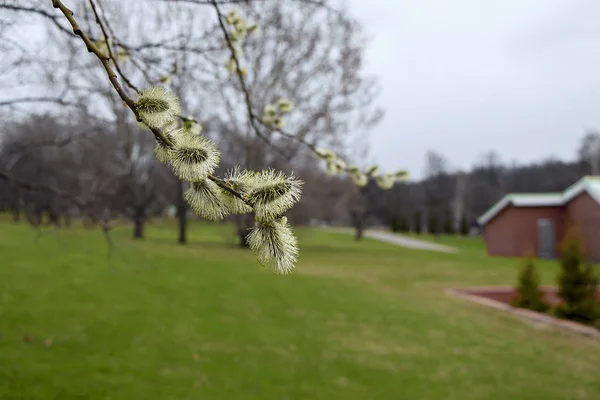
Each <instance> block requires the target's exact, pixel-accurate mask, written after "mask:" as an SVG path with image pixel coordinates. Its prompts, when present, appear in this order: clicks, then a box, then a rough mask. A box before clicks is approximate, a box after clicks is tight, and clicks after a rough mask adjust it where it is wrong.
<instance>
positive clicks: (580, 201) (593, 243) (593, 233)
mask: <svg viewBox="0 0 600 400" xmlns="http://www.w3.org/2000/svg"><path fill="white" fill-rule="evenodd" d="M566 208H567V215H566V220H567V224H568V226H574V227H575V228H576V229H577V230H578V232H579V234H580V235H581V238H582V241H583V246H584V251H585V252H586V256H587V257H589V258H590V259H592V260H594V261H600V205H598V203H596V201H595V200H594V199H593V198H592V197H591V196H590V195H589V194H587V193H582V194H580V195H579V196H577V197H576V198H574V199H573V200H571V201H570V202H569V204H567V207H566Z"/></svg>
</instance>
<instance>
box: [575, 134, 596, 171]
mask: <svg viewBox="0 0 600 400" xmlns="http://www.w3.org/2000/svg"><path fill="white" fill-rule="evenodd" d="M579 159H580V160H582V161H583V162H585V163H586V164H587V165H588V166H589V172H590V173H591V174H592V175H600V133H598V132H596V131H590V132H588V133H586V134H585V136H584V137H583V139H582V140H581V146H580V148H579Z"/></svg>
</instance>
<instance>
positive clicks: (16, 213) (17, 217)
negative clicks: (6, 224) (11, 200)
mask: <svg viewBox="0 0 600 400" xmlns="http://www.w3.org/2000/svg"><path fill="white" fill-rule="evenodd" d="M13 221H14V222H20V221H21V207H19V205H18V204H16V205H15V207H14V208H13Z"/></svg>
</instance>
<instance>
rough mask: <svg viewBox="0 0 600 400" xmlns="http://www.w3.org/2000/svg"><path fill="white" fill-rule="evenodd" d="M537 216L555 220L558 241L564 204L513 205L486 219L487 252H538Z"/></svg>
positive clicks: (494, 253)
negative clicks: (487, 220) (548, 205)
mask: <svg viewBox="0 0 600 400" xmlns="http://www.w3.org/2000/svg"><path fill="white" fill-rule="evenodd" d="M577 209H578V208H577ZM540 218H549V219H551V220H552V221H553V222H554V227H555V236H556V239H557V242H560V240H561V239H562V237H563V234H564V232H565V209H564V207H514V206H512V205H510V206H508V207H506V208H505V209H504V210H502V211H501V212H500V213H499V214H498V215H496V217H494V218H493V219H492V220H491V221H489V222H488V223H487V225H486V227H485V242H486V246H487V252H488V254H489V255H491V256H507V257H521V256H523V255H524V254H525V252H527V251H528V250H533V251H534V252H535V254H536V255H537V254H538V237H537V236H538V235H537V220H538V219H540ZM557 250H558V245H557Z"/></svg>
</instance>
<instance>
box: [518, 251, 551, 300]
mask: <svg viewBox="0 0 600 400" xmlns="http://www.w3.org/2000/svg"><path fill="white" fill-rule="evenodd" d="M516 290H517V296H516V298H515V299H514V300H513V301H512V305H513V306H515V307H521V308H527V309H529V310H533V311H539V312H546V311H547V310H548V305H547V304H546V303H544V300H543V293H542V292H541V291H540V279H539V276H538V273H537V270H536V267H535V260H534V258H533V255H532V254H530V253H528V254H527V255H526V256H525V257H524V259H523V266H522V268H521V271H520V273H519V281H518V284H517V287H516Z"/></svg>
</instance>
